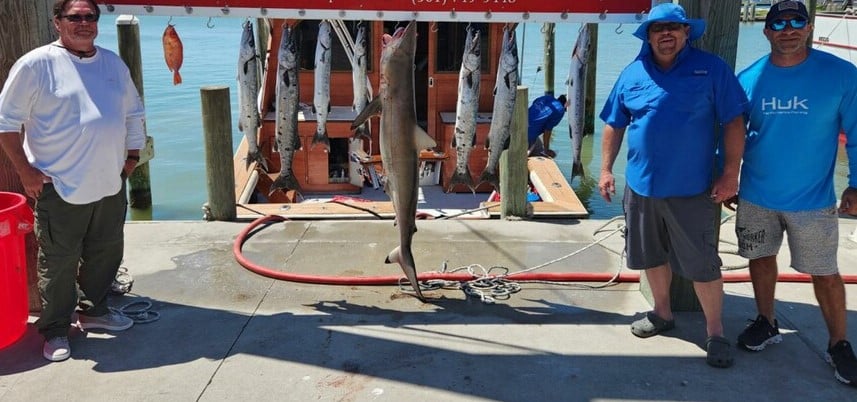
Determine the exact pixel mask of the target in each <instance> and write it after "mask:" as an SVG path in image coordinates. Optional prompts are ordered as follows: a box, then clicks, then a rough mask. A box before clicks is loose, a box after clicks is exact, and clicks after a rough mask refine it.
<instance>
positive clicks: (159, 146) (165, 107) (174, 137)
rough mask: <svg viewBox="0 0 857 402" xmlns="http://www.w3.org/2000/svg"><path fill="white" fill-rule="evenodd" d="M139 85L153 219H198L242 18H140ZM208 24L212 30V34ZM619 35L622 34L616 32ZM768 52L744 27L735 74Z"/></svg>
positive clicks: (625, 33) (616, 64) (529, 58)
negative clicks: (207, 89)
mask: <svg viewBox="0 0 857 402" xmlns="http://www.w3.org/2000/svg"><path fill="white" fill-rule="evenodd" d="M168 21H170V23H172V24H174V25H175V28H176V30H177V31H178V34H179V36H180V37H181V39H182V42H183V43H184V63H183V65H182V67H181V74H182V78H183V81H184V82H183V83H182V84H181V85H178V86H174V85H173V84H172V73H171V72H170V71H169V70H168V69H167V66H166V64H165V62H164V56H163V46H162V42H161V36H162V34H163V30H164V28H165V27H166V25H167V22H168ZM139 22H140V23H139V26H140V37H141V52H142V61H143V85H144V96H145V103H146V115H147V118H146V126H147V131H148V134H149V135H150V136H152V137H154V139H155V159H154V160H152V161H151V162H150V172H151V184H152V199H153V204H154V205H153V208H152V219H155V220H198V219H201V217H202V211H201V207H202V205H203V203H205V202H206V200H207V187H206V174H205V156H204V144H203V133H202V115H201V110H200V88H201V87H204V86H209V85H225V86H228V87H229V90H230V97H231V99H232V111H233V116H232V122H233V125H234V126H235V127H234V128H233V133H234V135H233V145H234V147H236V148H237V146H238V144H239V142H240V140H241V136H242V134H241V133H240V132H239V131H238V128H237V122H238V120H237V116H236V114H235V113H236V111H237V110H238V105H237V89H236V82H235V76H236V63H237V59H238V42H239V39H240V36H241V23H242V19H239V18H217V19H213V20H211V21H209V20H208V19H207V18H197V17H174V18H172V20H170V19H169V18H168V17H151V16H149V17H146V16H143V17H139ZM207 25H213V27H211V28H209V27H208V26H207ZM579 28H580V24H557V29H556V46H557V50H556V70H555V71H556V73H555V88H554V90H555V93H557V94H560V93H565V92H566V89H565V84H564V82H565V78H566V76H567V75H568V66H569V62H570V55H571V48H572V47H573V46H574V41H575V39H576V37H577V32H578V30H579ZM635 28H636V25H625V26H621V27H620V26H616V25H615V24H602V25H600V26H599V43H598V65H597V68H598V78H597V81H596V99H595V105H596V109H598V110H600V107H601V106H602V105H603V104H604V99H605V97H606V96H607V94H608V93H609V91H610V89H611V87H612V85H613V82H614V81H615V79H616V77H617V76H618V75H619V72H620V71H621V70H622V68H624V66H625V65H627V64H628V63H629V62H630V61H631V60H632V59H633V58H634V56H636V54H637V51H638V50H639V48H640V44H641V43H640V40H639V39H637V38H635V37H633V36H632V35H631V33H632V32H633V30H634V29H635ZM540 30H541V24H524V25H522V26H519V28H518V38H519V47H520V51H521V58H522V60H523V71H522V84H523V85H526V86H528V87H529V95H530V100H532V99H534V98H536V97H537V96H539V95H541V94H542V93H543V92H544V87H543V85H544V82H543V74H542V73H537V67H538V66H540V65H542V63H543V54H544V53H543V49H542V43H543V39H542V35H541V32H540ZM617 32H620V33H617ZM97 43H98V44H99V45H100V46H103V47H106V48H108V49H112V50H114V51H115V50H116V48H117V45H116V43H117V39H116V27H115V25H114V24H113V21H112V19H110V18H104V19H102V21H101V23H100V35H99V37H98V40H97ZM767 51H768V42H767V40H766V39H765V38H764V36H763V35H762V25H761V24H742V25H741V27H740V34H739V39H738V55H737V61H736V68H737V69H739V70H740V69H742V68H743V67H746V66H747V65H749V64H750V63H751V62H752V61H753V60H755V59H757V58H758V57H760V56H762V55H763V54H765V53H766V52H767ZM602 128H603V123H601V121H600V120H598V119H597V118H596V121H595V135H594V136H587V137H586V138H585V140H584V143H583V155H582V157H583V163H584V169H585V172H586V178H585V179H584V180H581V179H580V178H577V179H575V180H574V182H572V186H573V187H574V189H575V191H576V192H577V194H578V196H579V197H580V198H581V200H582V201H583V202H584V204H585V205H586V206H587V208H588V209H589V211H590V213H591V216H592V217H593V218H601V219H603V218H610V217H613V216H616V215H620V214H621V212H622V211H621V205H619V203H617V202H613V203H612V204H608V203H606V202H604V200H602V199H601V197H600V196H599V195H598V193H597V179H598V178H597V176H592V175H593V174H597V173H598V171H599V169H600V164H601V155H600V142H601V134H600V133H601V130H602ZM551 147H552V148H553V149H555V150H557V151H558V155H557V162H558V164H559V166H560V169H561V170H562V171H563V172H564V173H565V174H566V177H568V176H569V173H570V169H571V144H570V140H569V137H568V123H567V120H566V119H563V121H562V123H560V125H559V126H558V127H557V128H556V129H555V130H554V135H553V140H552V144H551ZM623 159H624V150H623V151H622V152H621V153H620V156H619V158H618V159H617V161H616V164H615V166H614V173H615V175H616V178H617V188H619V189H621V188H623V187H624V184H625V183H624V175H623V174H622V172H623V171H624V166H625V163H624V160H623ZM840 159H841V160H840V161H839V163H838V165H837V183H838V186H837V189H838V191H841V188H842V187H841V186H840V185H841V183H842V182H843V181H844V180H845V179H844V177H845V171H846V169H845V162H844V158H843V157H840Z"/></svg>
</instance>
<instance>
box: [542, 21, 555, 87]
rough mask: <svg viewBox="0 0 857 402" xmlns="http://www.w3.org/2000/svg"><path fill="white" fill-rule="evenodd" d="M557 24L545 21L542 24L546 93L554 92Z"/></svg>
mask: <svg viewBox="0 0 857 402" xmlns="http://www.w3.org/2000/svg"><path fill="white" fill-rule="evenodd" d="M555 36H556V24H554V23H553V22H545V23H544V24H543V25H542V37H543V38H544V51H545V58H544V65H545V67H544V70H545V85H544V87H545V95H553V94H554V75H555V74H554V65H556V45H555V39H554V38H555Z"/></svg>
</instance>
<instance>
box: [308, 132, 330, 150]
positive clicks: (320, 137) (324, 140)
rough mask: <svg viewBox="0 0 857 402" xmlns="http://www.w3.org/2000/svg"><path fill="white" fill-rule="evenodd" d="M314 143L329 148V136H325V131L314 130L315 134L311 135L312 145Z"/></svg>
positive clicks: (313, 145)
mask: <svg viewBox="0 0 857 402" xmlns="http://www.w3.org/2000/svg"><path fill="white" fill-rule="evenodd" d="M315 144H322V145H324V147H325V148H326V149H328V150H329V149H330V138H328V137H327V131H316V132H315V135H314V136H312V147H315Z"/></svg>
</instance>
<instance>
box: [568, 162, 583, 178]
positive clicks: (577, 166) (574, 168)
mask: <svg viewBox="0 0 857 402" xmlns="http://www.w3.org/2000/svg"><path fill="white" fill-rule="evenodd" d="M577 176H580V177H583V163H582V162H574V163H572V165H571V180H574V178H575V177H577Z"/></svg>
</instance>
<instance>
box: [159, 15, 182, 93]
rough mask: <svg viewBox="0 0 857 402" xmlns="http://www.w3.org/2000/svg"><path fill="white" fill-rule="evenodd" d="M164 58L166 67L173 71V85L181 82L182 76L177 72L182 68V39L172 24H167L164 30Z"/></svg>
mask: <svg viewBox="0 0 857 402" xmlns="http://www.w3.org/2000/svg"><path fill="white" fill-rule="evenodd" d="M164 60H166V62H167V67H168V68H169V69H170V71H172V72H173V85H178V84H181V83H182V76H181V74H179V69H180V68H182V61H183V60H184V48H183V47H182V40H181V39H179V34H178V33H176V29H175V28H173V25H172V24H167V29H165V30H164Z"/></svg>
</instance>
